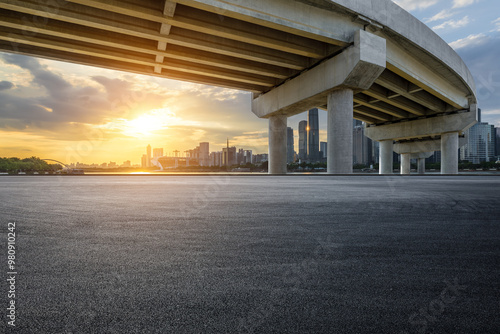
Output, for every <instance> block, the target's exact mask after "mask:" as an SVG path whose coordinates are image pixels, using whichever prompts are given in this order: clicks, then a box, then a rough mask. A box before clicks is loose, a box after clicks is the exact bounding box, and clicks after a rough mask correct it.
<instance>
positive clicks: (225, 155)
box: [222, 146, 238, 166]
mask: <svg viewBox="0 0 500 334" xmlns="http://www.w3.org/2000/svg"><path fill="white" fill-rule="evenodd" d="M222 162H223V163H222V165H223V166H233V165H236V164H237V163H238V161H237V156H236V147H234V146H233V147H224V148H223V149H222Z"/></svg>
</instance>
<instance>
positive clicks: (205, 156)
mask: <svg viewBox="0 0 500 334" xmlns="http://www.w3.org/2000/svg"><path fill="white" fill-rule="evenodd" d="M209 158H210V144H209V143H208V142H203V143H200V156H199V162H200V166H208V165H209Z"/></svg>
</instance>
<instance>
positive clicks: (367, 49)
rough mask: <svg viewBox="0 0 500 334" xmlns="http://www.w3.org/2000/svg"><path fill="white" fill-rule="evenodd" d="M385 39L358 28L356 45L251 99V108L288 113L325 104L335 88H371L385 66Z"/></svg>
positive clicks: (265, 113)
mask: <svg viewBox="0 0 500 334" xmlns="http://www.w3.org/2000/svg"><path fill="white" fill-rule="evenodd" d="M385 64H386V55H385V40H384V39H382V38H380V37H377V36H375V35H373V34H371V33H368V32H366V31H362V30H360V31H358V32H356V35H355V37H354V45H353V46H351V47H349V48H348V49H346V50H345V51H344V52H342V53H341V54H339V55H337V56H335V57H334V58H331V59H328V60H326V61H324V62H322V63H321V64H319V65H318V66H316V67H314V68H312V69H310V70H308V71H306V72H304V73H302V74H301V75H299V76H298V77H295V78H293V79H291V80H289V81H287V82H285V83H284V84H282V85H280V86H278V87H276V88H274V89H273V90H271V91H269V92H267V93H265V94H262V95H260V96H258V97H256V98H254V99H253V101H252V111H253V112H254V114H256V115H257V116H258V117H261V118H267V117H269V116H271V115H272V114H274V113H279V114H286V115H288V116H291V115H294V114H298V113H300V112H302V111H304V110H307V109H310V108H314V107H317V106H321V105H324V104H325V101H326V100H327V97H328V94H330V93H331V92H332V91H334V90H335V89H341V88H350V89H353V90H356V91H360V90H366V89H368V88H369V87H370V86H371V85H372V84H373V82H374V81H375V80H376V79H377V78H378V76H379V75H380V73H382V72H383V70H384V69H385Z"/></svg>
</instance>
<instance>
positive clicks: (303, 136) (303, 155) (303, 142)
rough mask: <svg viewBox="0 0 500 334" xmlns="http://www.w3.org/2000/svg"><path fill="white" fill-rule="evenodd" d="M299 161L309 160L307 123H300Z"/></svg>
mask: <svg viewBox="0 0 500 334" xmlns="http://www.w3.org/2000/svg"><path fill="white" fill-rule="evenodd" d="M299 159H300V160H302V161H306V160H307V121H300V122H299Z"/></svg>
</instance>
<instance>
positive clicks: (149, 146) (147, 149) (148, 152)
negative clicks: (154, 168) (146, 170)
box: [146, 145, 151, 167]
mask: <svg viewBox="0 0 500 334" xmlns="http://www.w3.org/2000/svg"><path fill="white" fill-rule="evenodd" d="M146 151H147V155H148V161H147V164H146V167H151V145H148V147H147V148H146Z"/></svg>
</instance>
